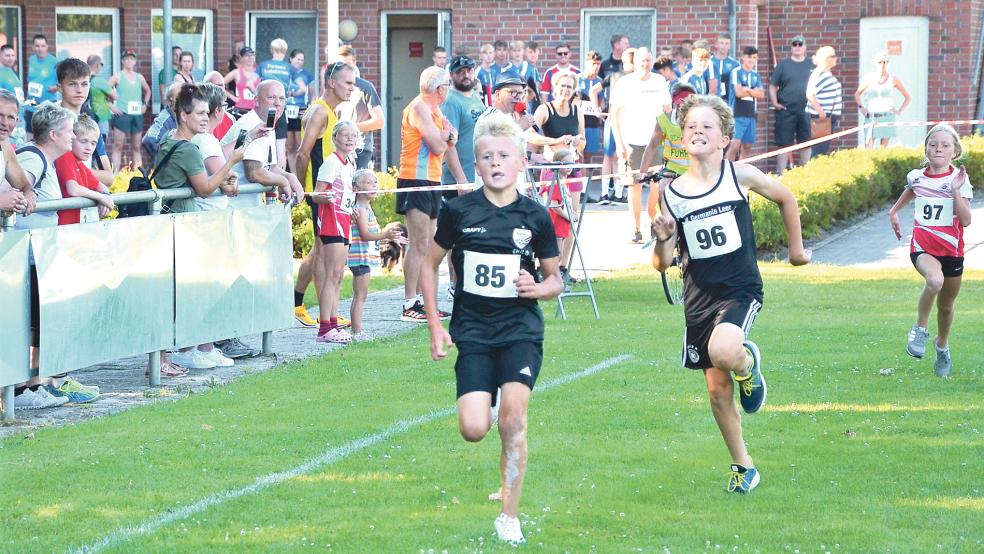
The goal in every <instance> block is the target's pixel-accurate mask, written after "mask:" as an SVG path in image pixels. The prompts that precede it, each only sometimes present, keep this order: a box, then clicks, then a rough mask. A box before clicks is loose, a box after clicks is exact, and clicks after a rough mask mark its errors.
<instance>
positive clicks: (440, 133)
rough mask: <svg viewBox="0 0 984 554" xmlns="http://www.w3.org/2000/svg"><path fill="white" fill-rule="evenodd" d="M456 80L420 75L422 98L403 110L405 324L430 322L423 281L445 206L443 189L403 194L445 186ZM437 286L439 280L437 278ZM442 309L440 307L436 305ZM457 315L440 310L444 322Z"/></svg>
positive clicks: (434, 71)
mask: <svg viewBox="0 0 984 554" xmlns="http://www.w3.org/2000/svg"><path fill="white" fill-rule="evenodd" d="M450 87H451V76H450V75H449V74H448V72H447V70H446V69H444V68H441V67H436V66H433V67H428V68H427V69H425V70H424V71H423V72H422V73H421V74H420V94H419V95H417V97H416V98H414V99H413V100H411V101H410V103H409V104H407V107H406V108H404V110H403V119H402V123H401V128H400V129H401V136H402V137H403V144H402V146H401V148H400V171H399V173H398V174H397V179H396V188H397V193H396V212H397V213H399V214H401V215H405V216H406V218H407V238H408V239H409V241H410V246H409V248H408V249H407V257H406V259H405V260H404V261H403V290H404V298H405V299H406V300H405V302H404V303H403V314H402V315H401V317H400V319H401V320H403V321H416V322H420V323H426V322H427V314H426V312H425V311H424V302H423V298H421V297H420V296H418V294H417V283H418V282H419V279H420V271H421V268H422V267H423V263H424V258H425V257H426V256H427V253H428V252H430V251H431V244H432V242H433V240H434V232H435V230H436V224H437V212H438V210H439V209H440V208H441V191H440V190H434V191H418V192H399V190H400V189H405V188H409V187H436V186H439V185H440V184H441V163H442V162H443V160H444V152H445V151H447V149H448V148H453V147H454V145H455V142H456V140H457V138H458V137H457V131H455V129H454V127H452V126H451V124H450V123H449V122H448V120H447V118H445V117H444V114H442V113H441V104H443V103H444V100H445V99H446V98H447V96H448V91H449V89H450ZM435 282H437V281H436V277H435ZM432 308H434V309H437V306H432ZM450 315H451V314H448V313H446V312H440V316H441V317H442V318H445V317H450Z"/></svg>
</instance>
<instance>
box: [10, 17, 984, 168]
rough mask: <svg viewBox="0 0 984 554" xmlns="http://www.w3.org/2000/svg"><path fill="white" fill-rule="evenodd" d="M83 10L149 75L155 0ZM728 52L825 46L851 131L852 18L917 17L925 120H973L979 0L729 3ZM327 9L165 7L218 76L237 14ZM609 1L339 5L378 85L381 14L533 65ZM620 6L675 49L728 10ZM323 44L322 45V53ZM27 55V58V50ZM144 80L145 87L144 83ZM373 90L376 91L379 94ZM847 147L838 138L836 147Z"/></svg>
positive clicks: (37, 25) (705, 33) (241, 25)
mask: <svg viewBox="0 0 984 554" xmlns="http://www.w3.org/2000/svg"><path fill="white" fill-rule="evenodd" d="M71 4H74V2H64V1H56V0H38V1H37V2H32V3H29V4H25V5H23V6H22V7H23V12H22V13H23V16H24V35H25V37H28V38H29V37H30V36H31V35H33V34H35V33H36V32H42V33H45V34H46V35H47V36H48V37H49V40H50V42H51V43H52V44H51V46H52V48H53V49H54V48H57V46H56V45H55V44H54V40H55V29H54V24H55V18H54V11H55V7H56V6H58V5H71ZM85 4H86V5H89V6H94V7H96V6H98V7H118V8H120V16H121V29H120V38H121V41H122V45H121V49H132V50H134V51H136V53H137V55H138V56H139V59H140V60H141V64H140V66H139V69H140V71H141V72H143V73H144V75H145V77H148V78H150V64H149V59H150V41H149V40H148V37H149V36H150V17H149V15H150V11H151V9H152V8H155V7H159V6H160V2H159V0H126V2H123V1H122V0H86V1H85ZM737 4H738V36H737V40H736V41H735V45H736V46H737V47H742V46H746V45H750V44H752V45H756V46H758V48H759V50H760V51H761V53H760V56H759V60H760V67H759V70H760V72H761V73H762V75H763V77H764V78H766V79H768V77H769V75H770V65H769V61H770V60H769V55H768V41H767V38H766V37H767V35H766V33H767V29H769V28H770V27H771V28H772V32H773V36H774V40H775V44H776V47H777V53H778V55H779V56H780V58H781V57H783V56H785V55H786V53H785V48H784V47H785V45H787V44H788V42H789V39H790V38H791V37H792V36H794V35H796V34H801V33H802V34H804V35H806V36H807V37H809V45H808V53H812V51H814V50H815V48H816V47H817V46H819V45H820V44H830V45H832V46H834V48H836V49H837V51H838V54H839V55H840V61H839V66H838V67H837V69H836V70H835V74H836V75H837V76H838V78H839V79H840V80H841V82H842V83H843V85H844V91H845V96H844V99H845V106H844V113H845V120H844V123H843V124H844V125H845V126H848V125H855V124H856V123H857V118H856V113H857V110H856V106H855V104H854V99H853V94H852V93H853V91H854V90H855V88H856V87H857V85H858V83H857V79H858V77H857V76H858V74H859V66H858V64H859V60H858V54H857V50H858V47H859V45H858V40H859V39H858V35H859V28H860V23H859V21H860V19H861V18H864V17H879V16H894V15H919V16H926V17H928V18H929V33H930V56H929V57H930V64H931V65H932V69H931V77H930V84H929V95H930V99H929V104H928V115H929V117H930V118H943V117H960V118H969V117H972V116H973V115H974V112H975V110H976V106H977V92H978V89H977V88H976V87H975V86H974V83H973V81H974V80H975V79H974V76H975V75H978V73H979V71H980V68H978V67H976V63H977V55H976V49H977V40H978V35H979V33H980V30H981V16H982V13H984V0H968V1H963V2H954V1H943V0H929V1H917V0H847V1H843V0H842V1H836V2H817V1H816V0H785V1H778V0H737ZM325 6H326V3H325V2H324V1H318V0H244V1H239V2H234V1H233V0H175V1H174V8H175V9H182V8H194V9H210V10H212V12H213V14H214V25H215V35H214V59H215V65H216V68H217V69H220V70H221V69H224V66H225V63H226V61H227V60H228V58H229V55H230V54H231V53H232V48H233V44H234V43H235V42H236V41H238V40H243V39H244V38H245V25H246V12H247V11H250V10H278V9H284V10H287V9H290V10H324V9H325ZM611 6H612V3H611V2H610V0H556V1H552V2H545V1H536V2H534V1H522V0H511V1H502V0H494V1H492V0H475V1H464V0H375V1H367V2H349V1H344V0H343V1H342V2H340V6H339V18H340V19H352V20H353V21H355V22H356V24H357V25H358V27H359V36H358V37H357V38H356V40H355V41H354V42H353V46H354V47H355V48H356V50H357V52H358V56H359V64H360V66H361V67H362V72H363V75H364V76H365V77H366V78H367V79H369V80H370V81H373V82H375V83H377V84H379V83H380V74H379V71H380V60H379V56H380V51H381V49H380V37H381V33H380V28H379V25H380V14H381V13H382V12H383V11H387V10H450V11H451V21H452V29H453V39H454V44H453V47H455V48H457V47H464V48H466V49H467V50H469V51H471V52H474V53H475V54H476V55H477V51H478V47H479V45H481V44H483V43H486V42H493V41H495V40H497V39H504V40H511V39H514V38H521V39H533V40H536V41H537V42H539V43H540V44H541V45H542V47H543V50H542V54H541V57H540V62H539V65H540V67H541V68H546V67H549V66H550V65H552V64H554V63H556V61H557V60H556V59H555V56H554V55H553V51H554V47H555V46H556V45H558V44H559V43H561V42H567V43H569V44H570V45H571V47H572V49H573V50H574V53H575V56H576V58H575V59H577V60H580V54H581V52H580V51H579V47H580V17H581V9H582V8H606V7H611ZM618 6H619V7H652V8H654V9H655V10H656V13H657V19H658V21H659V23H658V25H659V26H658V28H657V30H656V36H657V42H658V43H659V44H657V45H654V46H657V47H658V46H660V45H663V44H667V45H669V44H676V43H678V42H679V41H680V40H682V39H684V38H706V39H711V40H713V39H714V37H715V35H716V34H717V33H719V32H725V31H727V3H726V2H725V1H724V0H690V1H688V2H679V1H675V0H674V1H670V0H649V1H646V0H625V1H623V2H620V3H619V4H618ZM319 21H320V26H321V29H322V35H323V36H324V30H325V29H327V17H326V16H325V15H324V14H323V13H322V14H321V15H320V16H319ZM326 45H327V40H323V41H322V44H321V45H320V48H321V49H322V50H323V49H324V47H325V46H326ZM26 53H27V52H26ZM152 82H153V81H152ZM381 92H382V91H381ZM759 122H760V125H759V128H760V139H759V145H758V146H759V149H760V150H761V149H763V148H764V147H765V145H766V144H767V143H768V142H770V141H771V140H772V132H771V112H768V111H767V110H765V109H764V105H763V109H762V110H761V112H760V118H759ZM845 145H847V141H845Z"/></svg>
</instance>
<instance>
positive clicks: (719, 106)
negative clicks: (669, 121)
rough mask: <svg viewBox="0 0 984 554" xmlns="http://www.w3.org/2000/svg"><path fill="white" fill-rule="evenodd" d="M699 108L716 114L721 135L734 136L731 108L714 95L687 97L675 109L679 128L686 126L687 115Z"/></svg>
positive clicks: (733, 119)
mask: <svg viewBox="0 0 984 554" xmlns="http://www.w3.org/2000/svg"><path fill="white" fill-rule="evenodd" d="M699 106H704V107H707V108H710V109H712V110H713V111H714V113H716V114H717V116H718V123H719V124H720V126H721V134H723V135H724V136H726V137H728V138H731V137H732V135H734V134H735V116H734V115H733V114H732V113H731V108H729V107H728V105H727V104H725V103H724V100H721V98H719V97H717V96H714V95H706V94H692V95H690V96H688V97H687V99H686V100H684V101H683V103H681V104H680V107H679V108H678V109H677V121H678V122H679V125H680V126H681V127H683V126H684V125H685V124H686V122H687V114H688V113H690V110H691V109H692V108H696V107H699Z"/></svg>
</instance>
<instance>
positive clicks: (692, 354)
mask: <svg viewBox="0 0 984 554" xmlns="http://www.w3.org/2000/svg"><path fill="white" fill-rule="evenodd" d="M687 357H688V358H690V363H692V364H696V363H697V362H699V361H700V354H698V353H697V347H695V346H694V345H692V344H688V345H687Z"/></svg>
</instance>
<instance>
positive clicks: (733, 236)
mask: <svg viewBox="0 0 984 554" xmlns="http://www.w3.org/2000/svg"><path fill="white" fill-rule="evenodd" d="M683 233H684V236H686V238H687V249H688V250H689V251H690V257H691V258H693V259H696V260H699V259H702V258H713V257H715V256H721V255H723V254H730V253H731V252H734V251H735V250H738V249H739V248H741V233H739V232H738V222H737V221H736V220H735V212H733V211H732V212H725V213H721V214H717V215H713V216H711V217H708V218H705V219H698V220H696V221H688V222H686V223H684V224H683Z"/></svg>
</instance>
